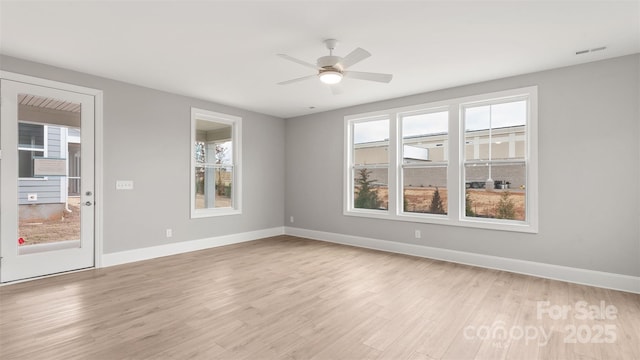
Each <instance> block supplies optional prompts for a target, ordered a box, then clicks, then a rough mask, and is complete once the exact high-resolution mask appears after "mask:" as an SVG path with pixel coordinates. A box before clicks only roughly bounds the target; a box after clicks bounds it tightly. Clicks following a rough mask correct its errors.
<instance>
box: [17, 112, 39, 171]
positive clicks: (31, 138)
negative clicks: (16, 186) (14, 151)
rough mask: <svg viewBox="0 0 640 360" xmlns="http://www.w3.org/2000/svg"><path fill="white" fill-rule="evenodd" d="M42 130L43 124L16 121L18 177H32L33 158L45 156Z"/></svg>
mask: <svg viewBox="0 0 640 360" xmlns="http://www.w3.org/2000/svg"><path fill="white" fill-rule="evenodd" d="M44 132H45V126H44V125H37V124H29V123H23V122H21V123H18V177H21V178H32V177H34V175H33V159H34V158H37V157H45V137H44Z"/></svg>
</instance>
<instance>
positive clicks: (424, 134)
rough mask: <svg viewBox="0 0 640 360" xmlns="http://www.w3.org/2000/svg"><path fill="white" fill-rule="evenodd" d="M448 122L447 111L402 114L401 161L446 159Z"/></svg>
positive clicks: (414, 161)
mask: <svg viewBox="0 0 640 360" xmlns="http://www.w3.org/2000/svg"><path fill="white" fill-rule="evenodd" d="M448 122H449V113H448V112H447V111H441V112H436V113H428V114H418V115H410V116H403V117H402V142H403V147H402V148H403V162H404V163H405V164H406V163H416V162H425V161H446V160H447V158H448V157H447V146H446V145H447V134H448Z"/></svg>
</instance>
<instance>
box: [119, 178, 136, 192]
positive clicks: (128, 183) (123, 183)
mask: <svg viewBox="0 0 640 360" xmlns="http://www.w3.org/2000/svg"><path fill="white" fill-rule="evenodd" d="M116 190H133V180H116Z"/></svg>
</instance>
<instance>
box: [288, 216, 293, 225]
mask: <svg viewBox="0 0 640 360" xmlns="http://www.w3.org/2000/svg"><path fill="white" fill-rule="evenodd" d="M289 222H290V223H292V224H293V216H291V217H290V218H289Z"/></svg>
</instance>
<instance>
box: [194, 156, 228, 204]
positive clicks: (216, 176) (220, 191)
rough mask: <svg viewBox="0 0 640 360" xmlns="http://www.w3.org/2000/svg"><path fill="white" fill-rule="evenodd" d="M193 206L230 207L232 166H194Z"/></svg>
mask: <svg viewBox="0 0 640 360" xmlns="http://www.w3.org/2000/svg"><path fill="white" fill-rule="evenodd" d="M195 180H196V184H195V188H196V191H195V197H196V198H195V208H196V209H210V208H227V207H232V206H233V203H232V196H231V195H232V182H233V167H231V166H229V167H222V168H220V167H214V166H196V168H195Z"/></svg>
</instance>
